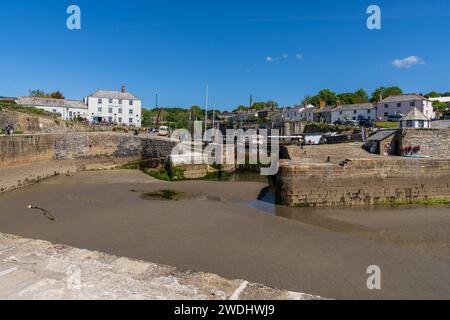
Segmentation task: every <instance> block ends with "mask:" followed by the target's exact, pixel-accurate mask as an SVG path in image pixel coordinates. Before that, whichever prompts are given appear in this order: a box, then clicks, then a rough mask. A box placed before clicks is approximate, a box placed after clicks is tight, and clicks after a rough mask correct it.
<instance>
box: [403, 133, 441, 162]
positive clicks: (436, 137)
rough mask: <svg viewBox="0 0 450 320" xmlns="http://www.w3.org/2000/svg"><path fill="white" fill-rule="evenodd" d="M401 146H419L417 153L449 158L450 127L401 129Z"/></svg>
mask: <svg viewBox="0 0 450 320" xmlns="http://www.w3.org/2000/svg"><path fill="white" fill-rule="evenodd" d="M401 147H402V148H406V147H420V150H419V151H418V152H417V153H416V154H417V155H422V156H429V157H433V158H450V129H406V130H402V139H401Z"/></svg>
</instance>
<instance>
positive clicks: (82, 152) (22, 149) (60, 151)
mask: <svg viewBox="0 0 450 320" xmlns="http://www.w3.org/2000/svg"><path fill="white" fill-rule="evenodd" d="M174 145H175V144H174V142H172V141H170V140H168V139H162V138H158V137H150V136H133V135H126V134H120V133H110V132H78V133H67V134H39V135H17V136H0V167H2V166H11V165H18V164H26V163H32V162H36V161H46V160H53V159H56V160H75V159H92V158H101V157H110V158H130V159H135V160H140V159H148V160H151V159H165V158H166V157H167V156H169V155H170V153H171V151H172V148H173V147H174Z"/></svg>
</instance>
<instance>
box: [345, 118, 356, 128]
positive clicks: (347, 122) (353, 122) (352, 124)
mask: <svg viewBox="0 0 450 320" xmlns="http://www.w3.org/2000/svg"><path fill="white" fill-rule="evenodd" d="M343 124H344V125H345V126H350V127H357V126H358V124H359V123H358V121H356V120H345V121H344V122H343Z"/></svg>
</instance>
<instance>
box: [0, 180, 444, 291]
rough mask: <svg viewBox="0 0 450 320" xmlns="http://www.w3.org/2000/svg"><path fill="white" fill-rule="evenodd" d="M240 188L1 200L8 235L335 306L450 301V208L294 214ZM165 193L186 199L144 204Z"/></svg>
mask: <svg viewBox="0 0 450 320" xmlns="http://www.w3.org/2000/svg"><path fill="white" fill-rule="evenodd" d="M239 179H240V180H242V177H239V178H237V179H235V180H234V181H229V182H218V181H185V182H177V183H169V182H160V181H155V180H154V179H152V178H150V177H148V176H145V175H143V174H142V173H140V172H134V171H107V172H84V173H79V174H76V175H75V176H73V177H66V176H60V177H57V178H54V179H51V180H48V181H46V182H44V183H41V184H37V185H34V186H30V187H25V188H22V189H19V190H16V191H14V192H10V193H6V194H3V195H0V232H5V233H11V234H17V235H21V236H25V237H28V238H33V239H43V240H48V241H51V242H54V243H62V244H67V245H72V246H75V247H79V248H86V249H91V250H98V251H103V252H107V253H111V254H115V255H118V256H126V257H130V258H136V259H142V260H146V261H151V262H155V263H162V264H168V265H172V266H176V267H179V268H183V269H191V270H196V271H204V272H212V273H217V274H219V275H221V276H224V277H227V278H233V279H234V278H239V279H247V280H249V281H252V282H257V283H263V284H266V285H270V286H274V287H278V288H283V289H288V290H292V291H298V292H307V293H311V294H317V295H321V296H324V297H329V298H350V299H355V298H367V299H379V298H389V299H395V298H448V296H449V293H450V271H449V268H448V265H449V262H450V261H449V257H450V250H449V246H450V232H449V230H450V209H449V208H447V207H421V208H417V207H416V208H381V209H374V210H367V208H356V209H313V208H302V209H293V208H284V207H279V206H274V205H273V201H271V200H272V199H273V195H271V194H270V193H267V194H265V195H264V196H263V197H262V198H261V199H262V200H263V201H261V200H255V199H257V198H258V196H259V195H260V194H261V190H263V189H264V188H266V187H267V186H268V183H267V182H264V181H261V182H258V180H257V181H250V182H249V181H241V182H237V181H236V180H239ZM251 179H253V178H250V177H247V178H246V179H244V180H251ZM132 190H133V191H132ZM160 190H174V191H176V192H179V193H182V194H183V197H181V199H179V200H178V201H167V200H162V199H143V198H142V197H141V196H142V194H144V193H152V192H158V191H160ZM271 197H272V198H271ZM271 202H272V203H271ZM30 204H31V205H35V206H38V207H40V208H45V209H47V210H48V211H49V212H50V213H51V214H52V215H53V216H54V217H55V218H56V220H55V221H53V222H52V221H50V220H48V219H46V218H45V217H44V216H42V215H40V214H36V212H34V211H30V210H29V209H28V208H27V206H28V205H30ZM373 264H376V265H379V266H380V267H381V268H382V270H383V290H381V291H377V292H374V291H369V290H367V287H366V280H367V274H366V270H367V267H368V266H369V265H373Z"/></svg>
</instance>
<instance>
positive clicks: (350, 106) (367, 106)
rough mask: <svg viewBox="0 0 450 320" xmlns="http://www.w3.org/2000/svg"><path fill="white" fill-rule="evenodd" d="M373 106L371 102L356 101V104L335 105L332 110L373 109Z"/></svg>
mask: <svg viewBox="0 0 450 320" xmlns="http://www.w3.org/2000/svg"><path fill="white" fill-rule="evenodd" d="M373 108H375V106H374V105H373V104H372V103H357V104H343V105H340V106H337V107H336V108H334V109H333V110H332V111H333V112H334V111H352V110H367V109H373Z"/></svg>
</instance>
